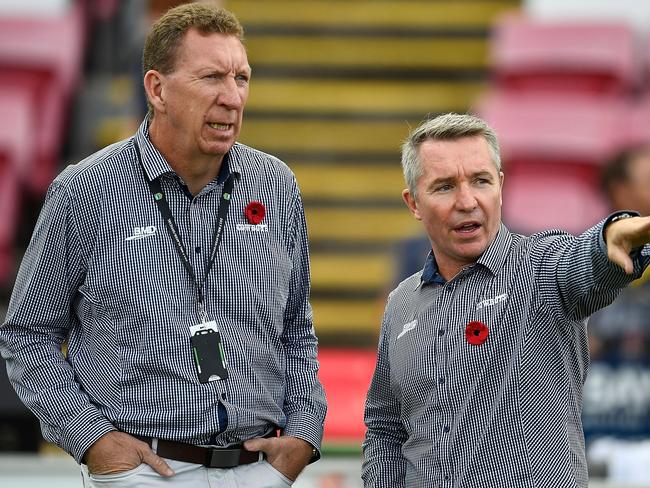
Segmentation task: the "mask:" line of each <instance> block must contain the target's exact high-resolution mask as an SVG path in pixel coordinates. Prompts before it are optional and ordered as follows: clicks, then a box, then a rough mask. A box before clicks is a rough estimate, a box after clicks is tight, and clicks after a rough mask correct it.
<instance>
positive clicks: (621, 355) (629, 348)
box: [589, 146, 650, 361]
mask: <svg viewBox="0 0 650 488" xmlns="http://www.w3.org/2000/svg"><path fill="white" fill-rule="evenodd" d="M602 185H603V191H604V193H605V195H606V196H607V197H608V199H609V201H610V203H611V207H612V210H625V209H627V210H636V211H637V212H639V213H641V215H650V146H641V147H636V148H632V149H629V150H626V151H624V152H622V153H621V154H620V155H618V156H617V157H616V158H614V159H613V160H612V161H611V162H609V163H608V164H607V165H606V166H605V169H604V171H603V179H602ZM648 278H650V273H649V272H646V273H645V274H644V275H643V277H642V278H640V279H639V280H637V281H635V282H634V283H633V284H632V286H630V287H629V288H627V289H625V290H623V292H622V293H621V294H620V295H619V297H618V299H617V300H616V301H615V302H614V303H613V304H612V305H610V306H609V307H606V308H604V309H603V310H601V311H599V312H597V313H596V314H594V315H593V316H592V318H591V319H590V321H589V330H590V346H591V349H592V357H593V358H594V359H598V358H608V359H611V360H617V361H618V360H625V361H630V360H637V361H647V360H648V356H649V353H650V348H649V347H648V341H649V339H650V285H648V282H649V280H648Z"/></svg>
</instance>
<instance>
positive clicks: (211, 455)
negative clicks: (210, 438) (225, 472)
mask: <svg viewBox="0 0 650 488" xmlns="http://www.w3.org/2000/svg"><path fill="white" fill-rule="evenodd" d="M240 453H241V449H238V448H235V449H217V448H214V447H211V448H209V449H208V452H207V453H206V459H205V462H204V463H203V465H204V466H205V467H206V468H234V467H235V466H239V456H240Z"/></svg>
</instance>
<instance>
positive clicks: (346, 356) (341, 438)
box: [318, 349, 376, 446]
mask: <svg viewBox="0 0 650 488" xmlns="http://www.w3.org/2000/svg"><path fill="white" fill-rule="evenodd" d="M318 359H319V361H320V373H319V377H320V380H321V381H322V382H323V387H324V388H325V393H326V394H327V402H328V404H329V406H328V411H327V418H326V420H325V436H324V439H325V442H327V443H333V444H354V445H355V446H358V445H359V444H360V443H361V441H362V440H363V437H364V435H365V432H366V427H365V424H364V423H363V410H364V405H365V400H366V393H367V392H368V387H369V386H370V379H371V378H372V374H373V372H374V370H375V361H376V354H375V352H374V351H368V350H360V349H321V350H320V352H319V355H318Z"/></svg>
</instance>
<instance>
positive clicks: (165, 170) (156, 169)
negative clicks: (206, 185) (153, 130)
mask: <svg viewBox="0 0 650 488" xmlns="http://www.w3.org/2000/svg"><path fill="white" fill-rule="evenodd" d="M135 140H136V142H137V144H138V147H139V148H140V153H141V154H142V166H143V167H144V171H145V173H146V175H147V178H149V180H154V179H156V178H158V177H160V176H162V175H164V174H174V175H175V174H176V172H175V171H174V170H173V169H172V167H171V166H170V165H169V163H168V162H167V160H166V159H165V157H164V156H163V155H162V154H161V153H160V151H158V149H156V146H154V145H153V144H152V143H151V140H150V139H149V118H148V117H146V118H145V119H144V120H143V121H142V124H140V127H139V128H138V131H137V132H136V134H135ZM237 145H238V144H237V143H235V146H233V147H232V148H231V149H230V151H228V152H227V153H226V154H225V155H224V157H223V161H222V165H221V169H220V171H219V175H218V176H217V182H218V183H223V182H224V181H225V180H226V178H227V177H228V176H229V175H230V174H231V173H234V174H235V175H237V176H239V175H240V174H241V165H240V163H239V161H238V159H240V158H237V157H232V156H231V155H232V153H233V152H235V153H236V152H237V151H238V148H237V147H236V146H237Z"/></svg>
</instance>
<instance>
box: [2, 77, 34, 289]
mask: <svg viewBox="0 0 650 488" xmlns="http://www.w3.org/2000/svg"><path fill="white" fill-rule="evenodd" d="M33 115H34V114H33V113H32V110H31V105H30V100H29V93H28V92H27V91H26V90H24V89H23V88H22V87H13V89H12V87H8V86H2V83H0V287H5V286H7V285H9V281H10V280H11V278H12V277H13V255H14V253H13V245H14V235H15V231H16V226H17V222H18V216H19V211H20V193H19V184H20V180H21V179H25V178H27V177H29V170H30V166H29V165H30V162H31V158H32V157H33V155H34V152H33V150H32V149H33V144H32V139H31V137H32V130H33V127H34V120H33Z"/></svg>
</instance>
